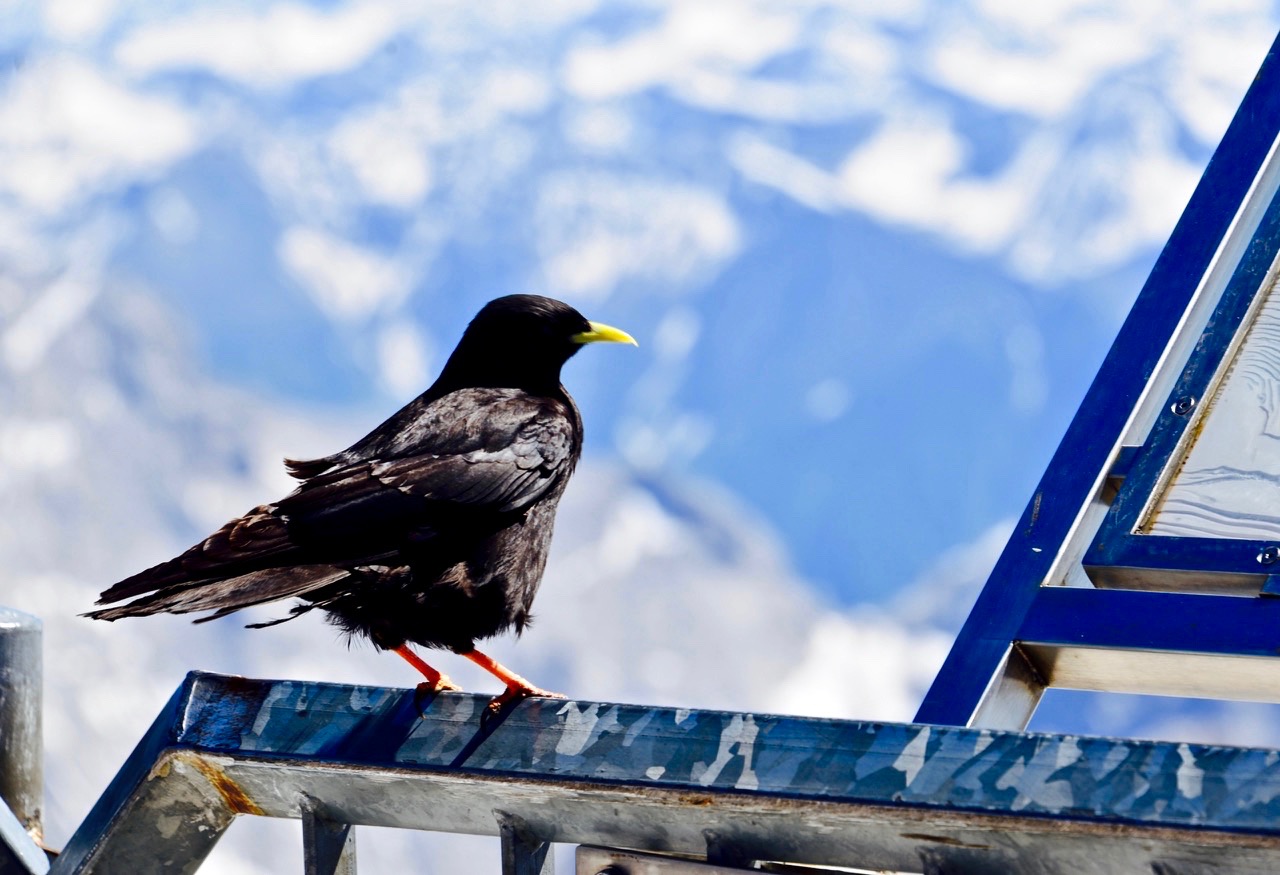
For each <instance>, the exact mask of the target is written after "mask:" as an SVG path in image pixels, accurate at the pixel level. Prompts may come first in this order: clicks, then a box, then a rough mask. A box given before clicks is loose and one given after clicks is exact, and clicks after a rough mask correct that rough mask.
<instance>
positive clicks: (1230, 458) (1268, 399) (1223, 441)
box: [1143, 283, 1280, 540]
mask: <svg viewBox="0 0 1280 875" xmlns="http://www.w3.org/2000/svg"><path fill="white" fill-rule="evenodd" d="M1255 313H1256V314H1257V315H1256V317H1255V318H1254V319H1253V322H1252V324H1251V325H1250V326H1249V328H1248V334H1247V335H1246V336H1245V339H1244V342H1243V343H1242V344H1241V345H1240V347H1239V349H1238V351H1237V352H1236V355H1235V359H1234V360H1233V361H1232V363H1231V366H1230V369H1229V370H1228V372H1227V374H1226V376H1225V378H1224V379H1223V381H1222V382H1221V384H1220V385H1219V389H1218V391H1217V393H1216V394H1215V396H1214V398H1213V400H1212V404H1211V406H1210V407H1209V408H1208V409H1207V410H1204V411H1203V412H1202V417H1201V420H1200V423H1199V434H1198V435H1196V436H1195V438H1194V443H1192V445H1191V447H1190V450H1189V451H1188V452H1187V454H1186V456H1185V461H1184V463H1183V465H1182V468H1181V470H1179V471H1178V472H1177V474H1176V475H1174V477H1173V478H1172V479H1171V480H1170V482H1169V484H1168V486H1167V487H1166V488H1165V491H1164V494H1163V496H1162V498H1161V500H1160V501H1159V502H1157V503H1156V504H1155V505H1154V507H1153V512H1152V515H1151V517H1150V518H1149V519H1148V521H1147V525H1146V526H1144V528H1143V530H1144V531H1145V532H1147V533H1149V534H1153V535H1181V536H1186V537H1198V538H1243V539H1249V540H1272V539H1280V294H1277V293H1276V285H1275V284H1274V283H1273V284H1272V285H1271V287H1270V288H1269V289H1268V290H1267V291H1266V292H1265V298H1264V299H1263V301H1262V304H1261V307H1260V308H1258V309H1257V310H1255ZM1192 427H1193V428H1195V427H1196V426H1195V425H1193V426H1192Z"/></svg>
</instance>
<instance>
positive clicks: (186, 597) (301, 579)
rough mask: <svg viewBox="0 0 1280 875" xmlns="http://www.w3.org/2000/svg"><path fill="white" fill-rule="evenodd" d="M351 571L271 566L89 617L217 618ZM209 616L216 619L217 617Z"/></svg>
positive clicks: (297, 592)
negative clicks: (210, 613) (198, 613)
mask: <svg viewBox="0 0 1280 875" xmlns="http://www.w3.org/2000/svg"><path fill="white" fill-rule="evenodd" d="M347 574H348V571H347V570H346V569H344V568H336V567H334V566H332V565H295V566H292V567H289V568H270V569H265V570H261V571H253V572H250V573H248V574H241V575H239V576H236V577H229V578H227V579H225V580H214V581H198V582H194V583H192V582H187V583H179V584H175V585H173V586H167V587H164V588H163V589H159V590H157V591H155V592H151V593H148V594H146V595H144V596H142V597H141V598H137V599H134V600H133V601H131V602H129V603H128V604H124V605H117V606H116V607H111V608H102V609H101V610H97V611H91V612H89V613H87V614H85V616H86V617H92V618H93V619H95V620H119V619H121V618H123V617H145V616H148V615H150V614H158V613H169V614H189V613H192V612H193V611H216V612H217V613H216V614H214V617H222V616H226V615H227V614H230V613H233V612H235V611H238V610H240V609H241V608H247V607H249V606H251V605H260V604H265V603H266V602H274V601H279V600H280V599H286V598H293V597H300V596H306V595H307V594H308V593H312V592H316V591H317V590H321V589H324V588H325V587H328V586H330V585H332V584H333V583H335V582H337V581H339V580H341V579H342V578H343V577H345V576H347ZM207 619H213V617H209V618H207ZM197 622H199V621H197Z"/></svg>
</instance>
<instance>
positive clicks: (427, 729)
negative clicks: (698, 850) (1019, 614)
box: [179, 675, 1280, 834]
mask: <svg viewBox="0 0 1280 875" xmlns="http://www.w3.org/2000/svg"><path fill="white" fill-rule="evenodd" d="M192 698H193V702H192V704H191V707H189V708H188V709H187V711H186V716H187V720H186V721H184V725H183V727H182V731H181V736H182V737H181V738H180V739H179V742H180V743H185V744H189V745H193V746H195V747H197V748H199V749H202V750H207V751H210V752H214V751H226V752H228V753H235V754H241V755H251V756H252V755H262V754H268V755H272V754H274V755H288V756H291V757H294V756H304V757H308V758H311V759H313V760H314V761H316V762H326V761H328V762H357V763H367V764H371V765H375V764H381V765H386V766H392V767H396V768H406V767H407V768H427V769H430V770H458V771H459V772H463V773H476V772H480V773H494V774H498V775H514V776H532V777H544V778H548V779H571V780H577V781H585V782H592V781H598V782H610V783H613V782H628V783H638V784H651V785H652V786H653V787H655V788H679V789H689V790H694V791H704V790H713V791H714V790H721V791H732V792H738V793H742V792H746V793H761V794H769V795H776V796H785V797H788V798H809V799H814V800H824V799H826V800H832V801H840V802H858V803H866V804H875V805H882V804H889V805H909V806H919V807H927V808H946V809H951V810H963V811H972V812H979V813H1017V814H1024V815H1025V814H1034V815H1047V816H1060V817H1070V818H1090V817H1092V818H1104V819H1106V820H1107V821H1109V822H1116V821H1121V822H1133V823H1146V824H1154V825H1164V826H1194V827H1209V828H1219V829H1226V830H1236V831H1238V830H1247V831H1257V832H1262V833H1267V834H1277V833H1280V757H1278V756H1277V754H1276V752H1274V751H1269V750H1257V749H1249V748H1227V747H1207V746H1199V745H1187V744H1182V745H1179V744H1168V743H1159V742H1149V741H1136V740H1123V739H1110V738H1087V737H1073V736H1054V735H1042V734H1032V733H1019V732H997V731H991V730H977V729H965V728H958V727H944V726H921V725H910V724H873V723H860V722H854V721H840V720H816V719H806V718H798V717H785V716H774V715H760V714H734V713H726V712H717V711H691V710H686V709H670V708H650V707H641V706H634V705H615V704H600V703H582V702H572V701H570V702H566V701H562V700H560V701H557V700H545V699H544V700H537V699H534V700H528V701H526V702H523V703H521V704H520V705H519V706H518V707H516V708H515V709H514V710H513V711H511V712H510V713H509V714H507V715H506V717H505V718H504V719H503V720H501V721H500V722H499V724H498V725H497V726H496V727H490V728H489V730H487V731H484V732H482V731H481V730H480V727H479V717H480V711H481V710H482V708H483V706H484V703H485V701H486V700H485V698H484V697H481V696H471V695H465V694H452V693H451V694H443V695H439V696H436V697H435V698H434V699H433V700H432V701H431V702H430V703H429V704H428V705H427V707H426V710H425V712H422V713H419V712H418V710H417V709H416V707H415V705H414V703H413V693H412V691H409V690H385V689H374V688H353V687H348V686H339V685H330V684H315V683H303V682H299V681H291V682H288V683H283V682H281V683H273V682H268V681H263V682H258V683H257V684H256V685H254V686H248V685H246V684H245V683H244V682H243V681H237V682H236V683H235V684H228V683H224V682H223V679H222V678H220V677H218V676H213V675H197V676H195V682H194V684H193V686H192ZM228 715H231V716H228Z"/></svg>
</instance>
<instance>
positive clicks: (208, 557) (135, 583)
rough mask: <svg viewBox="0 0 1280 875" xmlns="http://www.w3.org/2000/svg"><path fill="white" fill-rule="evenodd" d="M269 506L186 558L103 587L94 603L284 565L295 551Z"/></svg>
mask: <svg viewBox="0 0 1280 875" xmlns="http://www.w3.org/2000/svg"><path fill="white" fill-rule="evenodd" d="M274 511H275V508H274V507H273V506H271V505H265V504H264V505H260V506H258V507H255V508H254V509H253V510H251V511H249V512H248V513H247V514H245V515H244V516H242V517H239V518H237V519H234V520H232V521H231V522H229V523H227V524H226V525H225V526H223V527H222V528H220V529H218V531H216V532H214V533H213V534H212V535H210V536H209V537H207V538H205V539H204V540H203V541H201V542H200V543H199V544H196V545H195V546H194V547H192V548H191V549H190V550H188V551H187V552H185V553H183V554H182V555H181V556H178V557H177V558H175V559H170V560H169V561H168V562H161V563H160V564H159V565H155V566H152V567H151V568H148V569H147V570H146V571H141V572H139V573H137V574H135V575H133V576H132V577H126V578H125V579H124V580H122V581H120V582H119V583H117V584H115V585H114V586H111V587H109V588H108V589H107V590H105V591H104V592H103V593H102V595H101V596H100V597H99V598H98V602H97V603H98V604H100V605H105V604H111V603H112V602H118V601H123V600H124V599H128V598H133V597H134V596H138V595H142V594H143V593H148V592H156V591H160V590H166V591H167V590H169V589H172V588H174V587H188V586H190V585H192V584H199V583H206V582H208V583H214V582H217V581H223V580H226V579H228V578H238V577H239V576H241V575H247V574H250V573H251V572H254V571H259V570H262V569H263V568H265V567H272V566H280V565H286V564H288V561H289V559H290V557H295V558H296V555H297V553H298V547H297V545H296V544H294V543H293V541H292V540H290V538H289V530H288V529H287V528H286V526H285V523H284V521H283V520H282V519H280V518H279V517H278V516H276V515H275V513H274Z"/></svg>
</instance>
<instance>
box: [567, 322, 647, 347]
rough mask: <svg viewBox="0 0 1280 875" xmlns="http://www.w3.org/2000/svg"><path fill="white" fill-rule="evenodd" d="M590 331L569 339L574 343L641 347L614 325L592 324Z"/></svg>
mask: <svg viewBox="0 0 1280 875" xmlns="http://www.w3.org/2000/svg"><path fill="white" fill-rule="evenodd" d="M588 324H589V325H590V326H591V330H590V331H583V332H580V333H578V334H575V335H573V337H571V338H569V339H570V340H572V341H573V342H574V343H629V344H631V345H632V346H639V345H640V344H638V343H636V339H635V338H634V337H632V336H631V335H630V334H627V332H625V331H622V330H621V329H618V328H614V327H613V326H612V325H605V324H604V323H603V322H590V323H588Z"/></svg>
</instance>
